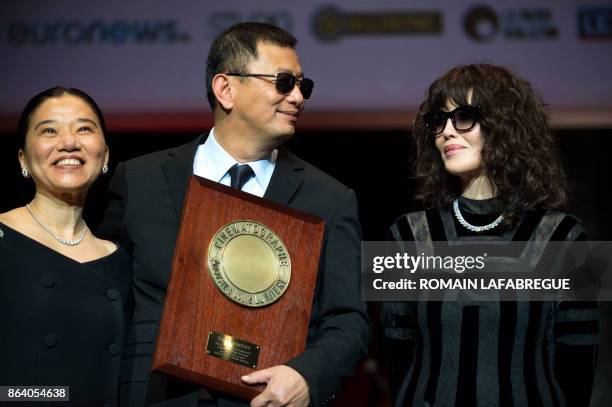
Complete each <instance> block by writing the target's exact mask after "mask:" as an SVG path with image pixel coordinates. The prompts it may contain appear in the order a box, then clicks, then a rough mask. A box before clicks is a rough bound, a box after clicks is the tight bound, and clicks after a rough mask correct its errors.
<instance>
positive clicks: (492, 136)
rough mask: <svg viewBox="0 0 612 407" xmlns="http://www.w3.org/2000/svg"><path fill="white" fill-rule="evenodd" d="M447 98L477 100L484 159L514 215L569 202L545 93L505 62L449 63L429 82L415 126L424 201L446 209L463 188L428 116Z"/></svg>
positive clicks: (417, 168) (506, 210)
mask: <svg viewBox="0 0 612 407" xmlns="http://www.w3.org/2000/svg"><path fill="white" fill-rule="evenodd" d="M470 94H471V100H470V101H469V102H470V103H468V95H470ZM448 101H452V102H453V103H454V104H456V105H468V104H471V105H479V106H480V110H481V114H480V129H481V132H482V135H483V137H484V146H483V150H482V160H483V163H484V166H485V170H486V174H487V175H488V177H489V178H490V180H491V181H492V183H493V184H494V186H495V189H496V192H497V194H498V196H499V197H500V198H501V200H502V202H504V205H505V207H504V214H505V215H506V218H507V219H508V220H509V221H511V220H512V219H513V217H514V216H515V215H516V214H518V213H520V212H522V211H524V210H525V209H530V208H541V209H562V208H563V207H564V206H565V205H566V203H567V183H566V178H565V174H564V172H563V169H562V166H561V162H560V159H559V153H558V149H557V146H556V143H555V142H554V140H553V137H552V134H551V131H550V126H549V123H548V116H547V114H546V112H545V111H544V105H543V102H542V100H541V98H540V97H539V96H538V95H537V94H536V93H535V91H534V90H533V89H532V87H531V85H530V84H529V83H528V82H527V81H525V80H523V79H521V78H519V77H517V76H516V75H514V74H513V73H512V72H510V71H509V70H508V69H507V68H504V67H500V66H494V65H487V64H476V65H462V66H457V67H455V68H453V69H451V70H450V71H448V72H447V73H446V74H445V75H444V76H442V77H441V78H439V79H438V80H436V81H435V82H434V83H433V84H432V85H431V86H430V88H429V91H428V93H427V97H426V99H425V101H424V102H423V103H422V104H421V107H420V109H419V111H418V113H417V116H416V119H415V123H414V127H413V132H412V133H413V137H414V140H415V142H416V157H415V160H414V169H415V174H416V176H417V180H418V183H419V190H418V194H417V198H418V199H419V200H420V201H422V202H423V203H424V204H425V205H426V206H430V207H444V206H447V205H449V204H450V203H451V202H452V200H453V199H455V198H456V197H457V196H459V195H460V194H461V183H460V180H459V178H458V177H456V176H454V175H452V174H449V173H448V171H446V169H445V168H444V163H443V161H442V158H441V157H440V153H439V151H438V150H437V149H436V146H435V143H434V136H433V135H432V134H431V132H430V131H429V130H428V129H427V127H426V125H425V123H424V119H423V116H424V115H425V114H426V113H427V112H429V111H436V110H440V109H441V108H443V107H445V106H446V103H447V102H448Z"/></svg>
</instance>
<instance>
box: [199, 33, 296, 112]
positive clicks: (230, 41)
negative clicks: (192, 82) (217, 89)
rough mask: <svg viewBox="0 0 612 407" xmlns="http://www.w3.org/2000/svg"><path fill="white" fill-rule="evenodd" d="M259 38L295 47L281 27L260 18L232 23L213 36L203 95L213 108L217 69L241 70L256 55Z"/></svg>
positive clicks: (282, 45) (293, 40)
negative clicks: (214, 81) (255, 20)
mask: <svg viewBox="0 0 612 407" xmlns="http://www.w3.org/2000/svg"><path fill="white" fill-rule="evenodd" d="M260 42H266V43H270V44H272V45H277V46H279V47H287V48H295V45H296V44H297V39H296V38H295V37H294V36H293V35H291V34H290V33H288V32H287V31H285V30H283V29H282V28H278V27H276V26H274V25H271V24H267V23H259V22H246V23H238V24H234V25H233V26H231V27H230V28H228V29H227V30H225V31H223V32H222V33H221V34H219V35H218V36H217V37H216V38H215V40H214V41H213V43H212V45H211V47H210V52H209V53H208V59H207V61H206V96H207V97H208V103H210V107H211V108H212V109H213V110H214V109H215V106H216V103H217V100H216V98H215V94H214V93H213V91H212V79H213V78H214V77H215V75H217V74H219V73H224V72H244V71H245V70H246V69H247V67H248V65H249V64H250V63H251V62H252V61H253V60H255V59H257V57H258V55H257V44H258V43H260Z"/></svg>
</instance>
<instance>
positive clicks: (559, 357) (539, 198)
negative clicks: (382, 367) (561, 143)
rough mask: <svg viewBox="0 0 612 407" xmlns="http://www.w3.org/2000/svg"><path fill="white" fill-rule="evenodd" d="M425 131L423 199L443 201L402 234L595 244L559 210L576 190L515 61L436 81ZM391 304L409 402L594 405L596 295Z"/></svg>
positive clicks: (396, 355) (392, 343) (456, 71)
mask: <svg viewBox="0 0 612 407" xmlns="http://www.w3.org/2000/svg"><path fill="white" fill-rule="evenodd" d="M413 136H414V138H415V141H416V152H415V154H416V156H415V171H416V175H417V178H418V180H419V182H420V190H419V194H418V198H419V199H420V200H421V201H422V202H423V203H424V205H425V206H426V207H429V208H433V209H427V210H425V211H422V212H415V213H410V214H407V215H404V216H402V217H400V218H399V219H398V220H397V221H396V222H395V223H394V224H393V226H392V228H391V232H392V235H393V239H394V240H397V241H404V242H405V241H447V242H451V241H452V242H461V244H463V243H465V242H477V243H478V244H482V243H486V242H493V243H494V244H495V245H496V246H497V247H500V246H502V247H503V245H500V243H502V242H514V243H513V244H514V245H515V247H516V246H520V247H522V248H524V247H528V246H530V245H531V246H533V245H534V243H535V242H540V243H541V242H549V241H578V240H585V238H586V234H585V231H584V229H583V228H582V225H581V224H580V222H579V221H578V220H577V219H576V218H574V217H572V216H570V215H567V214H565V213H563V212H560V211H559V210H560V209H562V208H563V207H564V205H565V203H566V199H567V188H566V184H565V177H564V174H563V171H562V168H561V165H560V162H559V158H558V153H557V148H556V146H555V143H554V141H553V138H552V135H551V132H550V129H549V126H548V120H547V116H546V114H545V112H544V108H543V104H542V101H541V100H540V99H539V98H538V97H537V95H536V94H535V93H534V91H533V90H532V88H531V86H530V85H529V83H527V82H526V81H524V80H522V79H520V78H518V77H517V76H515V75H514V74H513V73H511V72H510V71H508V70H507V69H505V68H503V67H498V66H492V65H485V64H479V65H467V66H458V67H455V68H453V69H451V70H450V71H449V72H448V73H446V74H445V75H444V76H442V77H441V78H439V79H438V80H436V81H435V82H434V83H433V84H432V85H431V87H430V88H429V92H428V94H427V96H426V100H425V101H424V102H423V104H422V105H421V107H420V110H419V112H418V114H417V117H416V120H415V125H414V129H413ZM470 244H471V243H470ZM551 246H552V245H551ZM534 247H535V246H533V247H528V248H534ZM543 247H544V248H546V247H547V246H546V245H544V246H543ZM543 250H546V249H543ZM383 310H384V313H385V315H384V321H385V327H384V332H385V341H386V347H387V349H388V350H389V354H390V355H391V356H392V357H391V358H390V371H391V383H392V389H393V394H394V396H395V402H396V405H397V406H419V407H422V406H470V407H473V406H479V407H480V406H546V407H547V406H588V403H589V399H590V394H591V385H592V379H593V372H594V363H595V356H596V350H597V346H596V345H597V333H598V309H597V304H596V303H595V302H593V303H584V302H580V303H579V302H555V301H548V302H546V301H539V302H537V301H531V302H526V301H525V302H522V301H499V302H495V301H473V300H462V301H445V302H413V303H410V302H387V303H384V304H383Z"/></svg>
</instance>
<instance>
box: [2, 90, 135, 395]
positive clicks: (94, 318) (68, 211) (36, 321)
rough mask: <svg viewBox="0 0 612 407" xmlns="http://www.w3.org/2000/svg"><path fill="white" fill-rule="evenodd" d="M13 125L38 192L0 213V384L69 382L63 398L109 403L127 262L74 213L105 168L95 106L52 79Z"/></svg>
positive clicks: (121, 332)
mask: <svg viewBox="0 0 612 407" xmlns="http://www.w3.org/2000/svg"><path fill="white" fill-rule="evenodd" d="M18 133H19V136H20V137H21V146H22V147H21V149H20V150H19V153H18V158H19V163H20V165H21V169H22V170H21V171H22V175H23V176H24V177H25V178H28V179H31V180H32V181H33V182H34V184H35V187H36V193H35V196H34V198H33V199H32V201H30V202H29V203H28V204H27V205H25V206H24V207H20V208H15V209H13V210H11V211H9V212H6V213H2V214H0V258H1V259H2V261H1V262H0V313H1V318H0V320H1V321H2V329H1V330H0V360H1V362H0V385H3V386H11V387H17V386H51V385H56V386H69V395H70V403H69V405H84V406H85V405H86V406H114V405H116V404H117V392H118V383H119V364H120V363H119V362H120V359H121V353H122V350H123V344H124V340H125V328H126V324H127V322H126V319H127V311H126V310H127V309H128V302H129V298H130V285H131V270H130V266H129V261H128V259H127V256H126V254H125V252H124V251H123V250H122V249H120V248H119V247H117V246H116V245H115V244H113V243H112V242H109V241H105V240H100V239H97V238H96V237H95V236H94V235H93V234H92V233H91V231H90V230H89V228H88V227H87V225H86V224H85V221H84V220H83V218H82V217H81V214H82V211H83V204H84V203H85V198H86V196H87V191H88V190H89V188H90V187H91V185H92V184H93V183H94V181H95V180H96V179H97V178H98V177H99V176H100V175H101V174H105V173H106V172H107V171H108V166H107V164H108V157H109V154H108V147H107V145H106V141H105V137H104V133H105V128H104V119H103V117H102V113H101V112H100V109H99V108H98V106H97V105H96V103H95V102H94V101H93V100H92V98H91V97H89V96H88V95H87V94H85V93H84V92H82V91H80V90H78V89H66V88H60V87H56V88H51V89H48V90H46V91H44V92H42V93H40V94H38V95H36V96H34V97H33V98H32V99H31V100H30V101H29V103H28V104H27V106H26V107H25V109H24V111H23V112H22V115H21V118H20V120H19V126H18ZM62 405H65V404H62Z"/></svg>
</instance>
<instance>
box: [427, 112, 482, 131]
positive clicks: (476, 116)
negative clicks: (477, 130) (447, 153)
mask: <svg viewBox="0 0 612 407" xmlns="http://www.w3.org/2000/svg"><path fill="white" fill-rule="evenodd" d="M423 119H424V120H425V125H426V126H427V129H428V130H429V131H430V132H431V133H432V134H433V135H434V136H437V135H438V134H440V133H442V132H443V131H444V129H445V128H446V122H447V121H448V119H451V123H452V124H453V127H454V128H455V130H457V131H469V130H472V128H474V126H475V125H476V123H478V121H479V120H480V106H469V105H468V106H459V107H458V108H456V109H455V110H453V111H450V112H445V111H443V110H436V111H434V112H427V113H425V115H424V116H423Z"/></svg>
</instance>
